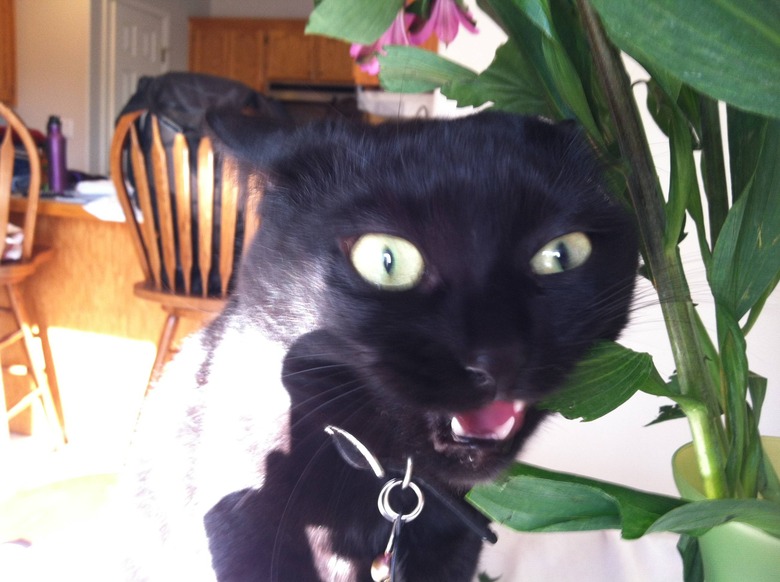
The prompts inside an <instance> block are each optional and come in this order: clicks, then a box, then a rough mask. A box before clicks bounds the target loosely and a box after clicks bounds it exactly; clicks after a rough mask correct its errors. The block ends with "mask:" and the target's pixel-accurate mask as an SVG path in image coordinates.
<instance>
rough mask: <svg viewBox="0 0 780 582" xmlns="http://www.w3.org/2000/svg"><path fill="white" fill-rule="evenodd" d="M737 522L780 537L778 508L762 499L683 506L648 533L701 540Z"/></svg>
mask: <svg viewBox="0 0 780 582" xmlns="http://www.w3.org/2000/svg"><path fill="white" fill-rule="evenodd" d="M732 521H736V522H739V523H745V524H747V525H752V526H753V527H757V528H759V529H761V530H763V531H765V532H766V533H768V534H770V535H773V536H776V537H780V505H778V504H777V503H773V502H771V501H766V500H764V499H708V500H706V501H692V502H691V503H688V504H686V505H682V506H680V507H678V508H676V509H673V510H671V511H670V512H669V513H667V514H666V515H664V516H663V517H661V518H660V519H659V520H658V521H656V522H655V523H654V524H653V525H652V526H651V527H650V528H649V529H648V530H647V533H655V532H662V531H671V532H675V533H684V534H689V535H694V536H700V535H703V534H704V533H706V532H707V531H709V530H710V529H711V528H713V527H716V526H719V525H723V524H724V523H729V522H732Z"/></svg>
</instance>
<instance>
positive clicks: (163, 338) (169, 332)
mask: <svg viewBox="0 0 780 582" xmlns="http://www.w3.org/2000/svg"><path fill="white" fill-rule="evenodd" d="M178 327H179V316H178V315H176V314H175V313H169V314H168V317H167V318H166V319H165V325H164V326H163V330H162V333H161V334H160V340H159V341H158V342H157V356H156V357H155V358H154V365H153V366H152V372H151V374H149V382H148V383H147V385H146V391H147V392H148V391H149V389H150V388H151V387H152V386H153V385H154V383H155V382H157V380H158V379H159V378H160V374H161V373H162V369H163V366H165V362H166V360H167V359H168V352H169V351H170V349H171V343H172V342H173V338H174V336H175V335H176V328H178Z"/></svg>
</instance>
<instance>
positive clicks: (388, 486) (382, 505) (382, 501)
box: [377, 479, 425, 523]
mask: <svg viewBox="0 0 780 582" xmlns="http://www.w3.org/2000/svg"><path fill="white" fill-rule="evenodd" d="M399 485H403V481H402V480H401V479H390V481H388V482H387V483H385V485H384V487H382V491H380V492H379V498H378V499H377V507H378V508H379V513H381V514H382V516H383V517H384V518H385V519H386V520H387V521H393V522H394V521H395V520H396V519H397V518H399V517H400V518H401V521H402V522H404V523H408V522H410V521H412V520H414V519H416V518H417V517H418V516H419V515H420V512H422V508H423V505H425V497H424V496H423V492H422V490H421V489H420V488H419V487H418V486H417V484H416V483H414V482H412V481H410V482H409V483H408V488H409V489H411V490H412V491H414V493H415V495H417V506H416V507H415V508H414V509H413V510H412V511H411V512H409V513H406V514H400V513H398V512H397V511H395V510H394V509H393V508H392V507H390V491H392V490H393V488H395V487H397V486H399Z"/></svg>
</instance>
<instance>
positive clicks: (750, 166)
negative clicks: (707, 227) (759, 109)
mask: <svg viewBox="0 0 780 582" xmlns="http://www.w3.org/2000/svg"><path fill="white" fill-rule="evenodd" d="M726 121H727V123H728V139H729V158H730V159H729V170H730V172H731V191H732V193H733V195H734V200H735V201H736V200H738V199H739V197H740V196H741V195H742V193H743V192H745V191H746V190H747V188H748V186H749V185H750V182H751V181H752V180H753V175H754V174H755V173H756V165H757V164H758V158H759V156H760V155H761V149H762V148H763V144H764V140H765V139H766V127H767V123H769V120H768V119H767V118H766V117H762V116H761V115H756V114H754V113H748V112H747V111H741V110H739V109H736V108H735V107H730V106H729V107H727V108H726Z"/></svg>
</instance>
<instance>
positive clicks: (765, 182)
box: [710, 120, 780, 319]
mask: <svg viewBox="0 0 780 582" xmlns="http://www.w3.org/2000/svg"><path fill="white" fill-rule="evenodd" d="M778 152H780V120H772V121H769V122H768V123H767V127H766V131H765V132H764V139H763V143H762V144H761V149H760V154H759V156H758V163H757V164H756V170H755V173H754V174H753V178H752V180H751V181H750V183H749V186H748V188H747V189H746V190H745V192H744V193H743V194H742V195H740V197H739V199H738V200H737V202H736V203H735V204H734V205H733V206H732V208H731V210H730V211H729V213H728V215H727V217H726V221H725V223H724V224H723V229H722V230H721V233H720V237H718V242H717V243H716V245H715V250H714V252H713V264H712V275H711V281H710V283H711V286H712V292H713V295H714V296H715V299H716V301H717V302H718V303H719V304H721V305H724V306H725V307H727V308H728V309H729V310H731V311H732V312H733V313H734V316H735V318H736V319H740V318H742V316H743V315H745V314H746V313H747V312H748V311H749V310H750V309H751V308H752V307H753V306H754V305H755V304H756V303H757V302H758V301H760V300H761V299H762V297H763V296H764V295H765V293H766V290H767V289H768V288H769V287H770V286H772V285H774V284H776V282H777V275H778V271H780V204H777V203H776V201H777V200H778V197H780V164H778V162H777V159H778V155H777V153H778Z"/></svg>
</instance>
